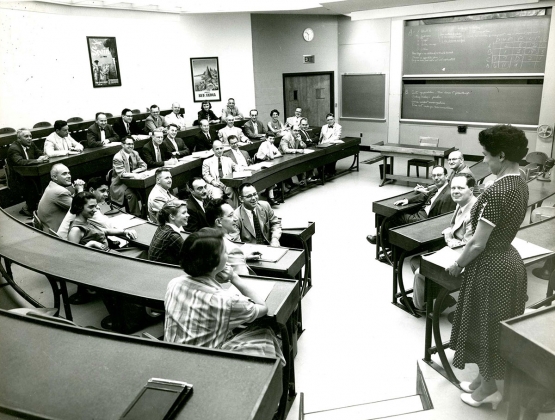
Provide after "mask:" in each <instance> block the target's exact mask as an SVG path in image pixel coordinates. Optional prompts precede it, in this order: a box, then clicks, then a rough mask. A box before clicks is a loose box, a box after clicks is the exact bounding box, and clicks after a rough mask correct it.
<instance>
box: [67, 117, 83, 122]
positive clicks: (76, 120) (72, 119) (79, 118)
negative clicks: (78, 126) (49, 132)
mask: <svg viewBox="0 0 555 420" xmlns="http://www.w3.org/2000/svg"><path fill="white" fill-rule="evenodd" d="M81 121H83V118H81V117H71V118H69V119H68V120H67V122H68V123H74V122H81Z"/></svg>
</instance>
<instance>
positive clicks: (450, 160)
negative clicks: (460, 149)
mask: <svg viewBox="0 0 555 420" xmlns="http://www.w3.org/2000/svg"><path fill="white" fill-rule="evenodd" d="M447 160H448V161H449V162H452V161H454V160H461V158H452V159H447Z"/></svg>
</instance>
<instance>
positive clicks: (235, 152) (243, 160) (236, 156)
mask: <svg viewBox="0 0 555 420" xmlns="http://www.w3.org/2000/svg"><path fill="white" fill-rule="evenodd" d="M227 141H228V142H229V145H230V146H231V149H230V150H226V151H225V152H224V156H227V157H228V158H230V159H231V160H232V161H233V162H235V164H236V165H239V166H242V167H244V168H246V167H247V166H249V165H250V164H251V163H252V161H251V158H250V156H249V154H248V153H247V152H245V151H244V150H241V149H239V140H238V139H237V136H235V135H231V136H229V137H228V138H227Z"/></svg>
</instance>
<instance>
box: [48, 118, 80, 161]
mask: <svg viewBox="0 0 555 420" xmlns="http://www.w3.org/2000/svg"><path fill="white" fill-rule="evenodd" d="M82 151H83V146H82V145H81V144H79V143H78V142H77V141H75V140H74V139H73V138H72V137H71V136H70V135H69V127H68V125H67V121H64V120H57V121H56V122H55V123H54V132H52V133H50V135H48V137H46V138H45V139H44V153H45V154H46V155H47V156H48V157H56V156H67V155H69V154H76V153H81V152H82Z"/></svg>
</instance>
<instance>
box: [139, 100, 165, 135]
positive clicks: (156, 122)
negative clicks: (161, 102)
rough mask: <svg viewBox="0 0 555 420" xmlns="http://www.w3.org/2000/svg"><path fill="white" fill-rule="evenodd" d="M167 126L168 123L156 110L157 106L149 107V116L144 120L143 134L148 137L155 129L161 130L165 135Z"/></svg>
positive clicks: (158, 110) (157, 109) (158, 109)
mask: <svg viewBox="0 0 555 420" xmlns="http://www.w3.org/2000/svg"><path fill="white" fill-rule="evenodd" d="M167 126H168V123H167V122H166V119H165V118H164V117H163V116H161V115H160V108H158V105H151V106H150V115H149V116H148V117H146V119H145V128H144V130H143V131H144V133H145V134H148V135H150V133H153V132H154V130H155V129H156V128H161V129H162V131H163V132H164V134H166V132H167V130H166V127H167Z"/></svg>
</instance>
